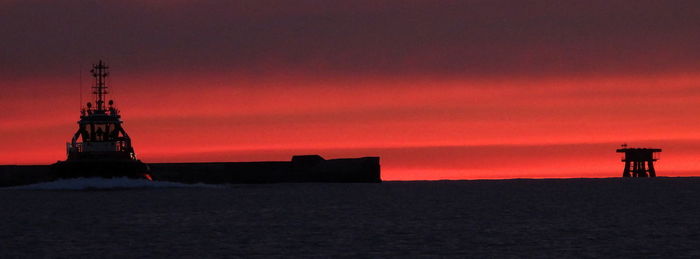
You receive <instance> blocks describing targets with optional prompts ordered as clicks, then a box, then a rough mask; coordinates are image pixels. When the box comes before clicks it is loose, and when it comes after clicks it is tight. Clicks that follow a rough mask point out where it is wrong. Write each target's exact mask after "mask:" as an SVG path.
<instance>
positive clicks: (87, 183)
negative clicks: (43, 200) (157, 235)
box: [9, 177, 220, 190]
mask: <svg viewBox="0 0 700 259" xmlns="http://www.w3.org/2000/svg"><path fill="white" fill-rule="evenodd" d="M215 187H220V186H219V185H212V184H201V183H198V184H184V183H174V182H161V181H149V180H146V179H129V178H126V177H123V178H74V179H61V180H56V181H53V182H44V183H35V184H30V185H24V186H15V187H10V188H9V189H16V190H115V189H153V188H215Z"/></svg>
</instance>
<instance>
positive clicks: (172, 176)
mask: <svg viewBox="0 0 700 259" xmlns="http://www.w3.org/2000/svg"><path fill="white" fill-rule="evenodd" d="M148 166H149V168H150V173H149V174H150V175H151V177H152V178H153V180H154V181H169V182H180V183H209V184H224V183H282V182H345V183H350V182H358V183H359V182H372V183H376V182H381V169H380V165H379V157H362V158H342V159H328V160H326V159H323V158H322V157H321V156H318V155H307V156H294V157H292V160H291V161H274V162H209V163H151V164H148ZM56 179H57V177H56V176H55V174H54V173H53V172H52V170H51V166H50V165H2V166H0V186H17V185H26V184H33V183H39V182H48V181H53V180H56Z"/></svg>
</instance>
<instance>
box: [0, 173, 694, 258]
mask: <svg viewBox="0 0 700 259" xmlns="http://www.w3.org/2000/svg"><path fill="white" fill-rule="evenodd" d="M76 184H77V186H78V187H76ZM82 184H83V185H84V186H83V187H84V188H82V187H80V186H81V183H75V182H70V183H59V184H55V183H54V186H52V187H47V186H46V185H39V186H29V187H23V188H4V189H0V254H2V257H3V258H7V257H75V256H83V257H105V256H106V257H123V256H129V257H165V256H168V257H172V256H174V257H199V256H205V257H222V256H253V255H261V256H270V255H279V256H299V257H308V256H321V257H324V256H337V255H349V256H369V257H372V256H378V257H384V256H396V257H402V256H419V255H441V256H456V257H460V256H465V255H466V256H480V257H485V256H490V257H504V256H527V257H542V256H574V257H603V256H604V257H620V256H625V257H632V256H638V257H649V256H659V257H696V258H697V257H699V256H700V205H699V199H698V197H700V179H697V178H656V179H567V180H499V181H438V182H385V183H381V184H269V185H230V186H210V185H197V186H181V185H178V184H171V185H168V184H167V183H158V184H143V183H139V184H133V183H112V184H106V185H96V184H85V183H82ZM102 184H104V183H102ZM69 187H70V188H69Z"/></svg>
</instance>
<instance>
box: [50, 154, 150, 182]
mask: <svg viewBox="0 0 700 259" xmlns="http://www.w3.org/2000/svg"><path fill="white" fill-rule="evenodd" d="M148 173H149V168H148V165H146V164H145V163H143V162H141V161H140V160H131V159H129V160H66V161H59V162H57V163H55V164H53V165H51V174H52V175H53V176H54V177H55V178H58V179H62V178H90V177H101V178H117V177H127V178H135V179H136V178H138V179H140V178H145V177H146V174H148Z"/></svg>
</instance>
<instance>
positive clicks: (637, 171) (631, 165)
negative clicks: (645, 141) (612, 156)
mask: <svg viewBox="0 0 700 259" xmlns="http://www.w3.org/2000/svg"><path fill="white" fill-rule="evenodd" d="M659 152H661V149H660V148H628V147H627V144H623V145H622V148H620V149H617V153H624V154H625V156H624V157H623V158H622V162H625V169H624V170H623V171H622V177H656V170H654V162H655V161H657V160H659V158H658V157H656V156H655V153H659Z"/></svg>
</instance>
